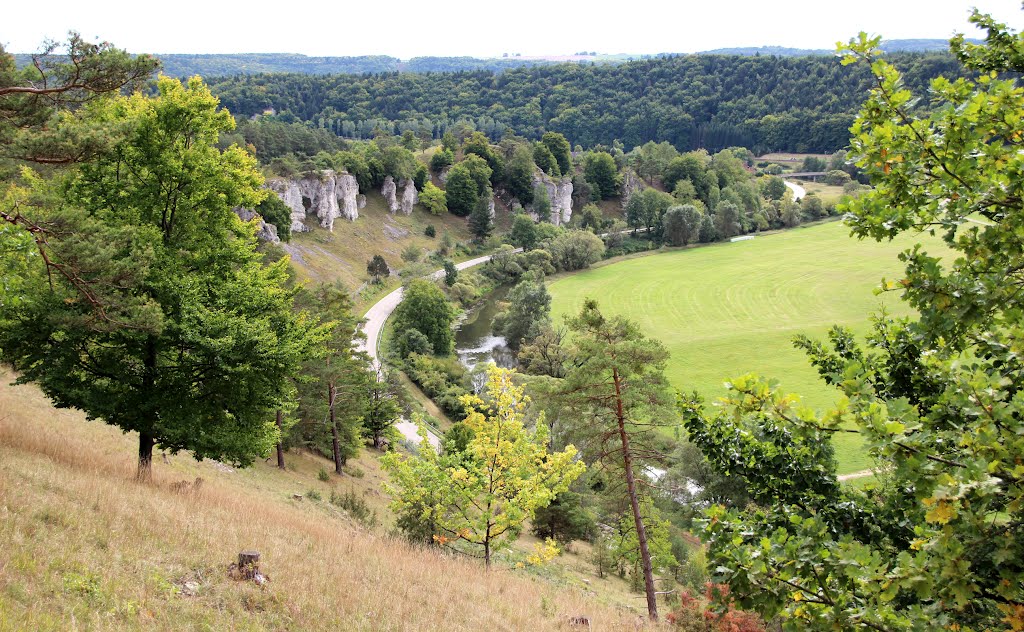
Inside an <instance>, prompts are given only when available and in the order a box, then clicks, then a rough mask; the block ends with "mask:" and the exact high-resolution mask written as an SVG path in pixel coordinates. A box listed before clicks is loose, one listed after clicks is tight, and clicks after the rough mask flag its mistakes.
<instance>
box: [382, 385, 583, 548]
mask: <svg viewBox="0 0 1024 632" xmlns="http://www.w3.org/2000/svg"><path fill="white" fill-rule="evenodd" d="M487 393H488V396H489V397H490V399H491V402H492V403H491V404H490V405H489V406H486V407H485V404H484V403H483V402H482V401H481V400H479V399H476V398H474V397H471V396H468V397H465V398H464V402H465V403H466V406H467V408H469V413H468V415H467V416H466V418H465V419H464V420H463V422H462V423H464V424H465V425H466V426H467V427H468V428H469V429H471V430H472V431H473V437H472V438H471V439H470V440H469V441H468V443H467V445H466V449H465V450H464V451H462V452H454V451H446V452H445V453H443V454H438V453H437V452H436V451H435V450H434V448H433V447H432V446H431V445H430V443H429V442H428V441H427V438H426V435H425V433H422V432H421V434H422V435H423V443H422V447H421V449H420V451H419V454H418V455H417V456H416V457H412V458H403V457H400V456H399V455H397V454H396V453H392V454H388V455H386V456H385V457H384V459H383V460H382V463H383V465H384V468H385V470H386V471H387V472H388V474H389V475H390V476H391V479H392V484H391V485H389V486H388V491H389V493H391V494H392V497H393V498H394V506H395V510H396V512H399V513H401V512H402V511H403V510H405V509H406V508H407V507H409V506H414V507H418V508H419V507H422V513H421V514H420V517H421V518H422V519H428V521H429V522H431V523H433V526H434V527H435V529H436V531H435V534H434V535H435V539H436V541H437V542H438V543H440V544H442V545H446V546H457V545H460V544H461V545H465V546H468V547H471V548H472V549H475V550H478V551H479V550H480V549H482V556H483V558H484V560H485V563H486V564H487V566H488V567H489V566H490V565H491V558H492V555H493V554H494V552H496V551H498V550H500V548H501V547H503V546H506V545H507V544H508V543H509V541H510V540H511V539H513V538H514V537H515V536H517V535H518V534H519V533H520V531H521V529H522V527H523V524H524V523H525V522H526V521H527V520H530V519H531V518H532V517H533V515H534V512H535V511H536V510H537V508H539V507H543V506H545V505H547V504H548V503H549V502H551V500H552V499H553V498H554V497H555V496H556V495H557V494H558V493H560V492H563V491H565V490H567V489H568V487H569V485H570V484H571V483H572V482H573V481H574V480H576V479H577V478H578V477H579V476H580V475H581V474H582V473H583V471H584V469H585V466H584V465H583V463H582V462H580V461H578V460H576V459H575V456H576V449H575V448H574V447H572V446H567V447H566V448H565V449H564V450H562V451H561V452H554V453H552V452H549V451H548V435H547V427H546V425H545V423H544V421H543V419H540V420H538V422H537V424H536V426H535V429H534V430H533V432H529V431H527V430H526V429H525V428H524V426H523V421H522V419H523V411H524V409H525V406H526V404H527V403H528V401H529V398H526V397H524V395H523V392H522V389H521V388H519V387H516V386H515V385H514V384H513V382H512V374H511V372H509V371H506V370H503V369H493V370H492V371H491V372H490V375H489V377H488V384H487ZM479 407H485V410H486V414H484V413H482V412H479V411H478V410H473V408H479Z"/></svg>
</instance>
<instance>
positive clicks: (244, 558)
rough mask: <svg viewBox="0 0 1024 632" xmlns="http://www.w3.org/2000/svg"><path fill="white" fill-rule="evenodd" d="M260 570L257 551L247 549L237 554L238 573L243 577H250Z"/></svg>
mask: <svg viewBox="0 0 1024 632" xmlns="http://www.w3.org/2000/svg"><path fill="white" fill-rule="evenodd" d="M259 572H260V554H259V551H253V550H252V549H248V550H245V551H242V552H241V553H239V554H238V573H239V574H240V575H241V576H242V577H243V578H244V579H252V578H253V577H255V576H256V575H257V574H258V573H259Z"/></svg>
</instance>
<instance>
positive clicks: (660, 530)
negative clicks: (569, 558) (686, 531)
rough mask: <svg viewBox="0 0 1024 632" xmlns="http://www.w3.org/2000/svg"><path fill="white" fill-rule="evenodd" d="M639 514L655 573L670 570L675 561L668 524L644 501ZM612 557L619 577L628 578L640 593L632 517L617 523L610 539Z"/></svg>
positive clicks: (640, 572)
mask: <svg viewBox="0 0 1024 632" xmlns="http://www.w3.org/2000/svg"><path fill="white" fill-rule="evenodd" d="M640 515H641V517H642V519H643V523H644V528H645V530H646V532H647V544H648V547H649V548H650V555H651V564H652V565H653V566H654V568H655V569H657V570H658V571H661V570H664V569H668V568H672V567H673V566H675V565H676V558H675V557H674V556H673V555H672V542H671V540H670V538H669V522H668V521H667V520H663V519H662V518H661V516H660V515H659V513H658V509H657V508H656V507H655V506H654V504H653V503H651V501H650V499H647V498H645V499H644V500H643V501H641V503H640ZM612 558H613V559H614V560H615V563H616V564H617V565H618V568H619V572H620V574H622V575H626V576H628V577H629V580H630V586H631V587H632V588H633V590H636V591H640V590H643V587H644V575H643V559H642V557H641V554H640V543H639V540H638V538H637V532H636V521H635V520H634V519H633V516H632V515H631V514H626V515H624V516H622V518H621V519H620V520H619V524H618V528H617V529H616V533H615V536H614V539H613V540H612Z"/></svg>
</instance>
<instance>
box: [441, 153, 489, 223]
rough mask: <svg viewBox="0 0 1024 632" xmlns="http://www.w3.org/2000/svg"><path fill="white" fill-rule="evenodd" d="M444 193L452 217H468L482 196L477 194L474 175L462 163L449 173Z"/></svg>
mask: <svg viewBox="0 0 1024 632" xmlns="http://www.w3.org/2000/svg"><path fill="white" fill-rule="evenodd" d="M444 193H445V201H446V202H447V204H448V212H449V213H451V214H452V215H458V216H459V217H466V216H468V215H469V214H470V213H472V212H473V209H474V208H476V203H477V200H478V199H479V198H480V194H479V193H478V192H477V186H476V181H475V180H474V179H473V174H472V172H471V171H470V169H469V167H468V166H467V165H466V163H465V162H460V163H459V164H457V165H455V166H454V167H452V168H451V171H449V172H448V180H447V182H445V189H444Z"/></svg>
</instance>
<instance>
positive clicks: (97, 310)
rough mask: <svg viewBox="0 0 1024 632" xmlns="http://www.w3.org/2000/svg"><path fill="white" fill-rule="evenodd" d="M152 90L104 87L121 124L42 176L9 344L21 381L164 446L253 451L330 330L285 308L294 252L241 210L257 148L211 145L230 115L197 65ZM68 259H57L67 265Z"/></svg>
mask: <svg viewBox="0 0 1024 632" xmlns="http://www.w3.org/2000/svg"><path fill="white" fill-rule="evenodd" d="M158 88H159V93H158V95H157V96H156V97H146V96H143V95H141V94H136V95H134V96H132V97H129V98H115V99H109V100H104V101H100V102H96V103H94V104H91V105H90V108H89V110H88V111H87V112H86V116H87V117H88V120H85V118H83V119H81V120H80V122H82V124H100V123H116V124H117V127H118V129H117V130H116V136H115V137H114V138H113V139H111V140H110V141H109V142H108V143H107V146H106V147H105V148H104V149H103V150H102V151H100V152H99V153H98V154H97V155H96V156H95V157H94V158H93V159H91V160H89V161H88V162H85V163H83V164H82V165H81V166H80V167H78V168H77V169H75V170H72V171H70V172H68V173H66V174H64V175H63V177H61V178H58V179H56V180H53V181H42V180H36V181H34V182H33V186H34V195H37V196H49V199H50V203H48V204H40V205H38V206H36V207H34V209H33V211H32V213H33V215H32V224H34V225H36V226H46V227H47V231H48V236H47V239H46V242H45V248H44V249H42V250H41V252H42V254H43V256H42V257H39V258H38V259H37V260H36V261H35V265H34V266H33V267H32V268H31V270H30V276H29V277H28V278H27V279H26V285H25V293H26V295H27V300H25V301H23V302H20V303H17V304H15V305H5V306H4V308H5V309H4V310H3V313H2V320H0V341H2V342H0V345H2V353H3V358H4V360H5V361H7V362H9V363H11V364H12V365H13V366H14V368H15V369H16V370H17V371H18V372H19V378H18V381H19V382H35V383H37V384H38V385H39V386H40V388H41V389H42V390H43V392H44V393H46V395H47V396H48V397H50V398H51V399H52V400H53V402H54V403H55V404H56V405H57V406H61V407H72V406H73V407H76V408H79V409H81V410H83V411H85V413H86V415H87V416H88V417H89V418H91V419H102V420H104V421H106V422H107V423H110V424H113V425H116V426H118V427H119V428H121V429H123V430H125V431H129V430H133V431H137V432H138V433H139V441H140V446H139V473H140V476H141V477H143V478H145V477H148V475H149V471H150V462H151V457H152V449H153V447H154V446H155V445H159V446H160V447H161V448H163V449H166V450H169V451H171V452H176V451H178V450H188V451H190V452H192V453H193V454H194V455H195V456H196V457H197V458H216V459H220V460H226V461H231V462H235V463H238V464H246V463H249V462H251V461H252V460H253V458H255V457H256V456H258V455H261V454H264V453H266V452H267V451H269V449H270V447H271V446H273V445H274V444H275V443H276V442H277V439H278V431H277V429H276V426H275V425H274V423H273V421H272V420H273V417H274V410H275V409H277V408H279V407H283V406H285V405H286V404H287V403H288V401H289V400H290V399H291V398H292V396H293V393H294V388H293V387H292V386H291V382H290V378H291V377H292V376H293V375H294V374H295V372H296V371H297V369H298V364H299V362H300V360H301V359H302V358H303V357H305V356H309V355H312V354H313V353H314V351H313V349H314V348H315V347H316V346H317V345H318V343H319V342H320V340H321V339H322V337H323V331H322V330H320V329H319V328H318V327H317V325H316V324H315V322H314V321H312V320H311V319H308V318H305V317H304V316H302V315H301V314H296V313H295V312H293V310H292V302H293V301H292V299H293V291H292V290H288V289H286V287H285V284H286V281H287V278H288V271H287V265H288V262H287V259H282V260H279V261H278V262H277V263H274V264H271V265H270V266H266V267H265V266H264V265H263V264H262V263H261V259H262V258H261V256H260V255H259V253H257V252H256V242H255V237H254V235H253V230H254V227H251V226H248V225H246V224H243V223H242V222H241V221H240V220H239V219H238V217H237V216H236V215H235V214H234V213H233V212H232V210H231V209H232V208H233V207H235V206H248V207H250V208H251V207H253V206H255V205H256V204H257V203H258V202H259V201H260V200H261V199H262V197H263V196H264V195H266V193H265V192H263V191H261V190H260V188H259V186H260V184H262V177H261V176H260V175H259V172H258V171H257V170H256V165H255V160H254V159H253V158H252V157H251V156H249V155H248V154H247V153H245V152H244V151H242V150H241V149H238V148H237V147H235V148H230V149H227V150H225V151H220V150H218V149H217V148H216V143H217V138H218V135H219V134H220V133H221V132H225V131H228V130H230V129H232V127H233V125H234V121H233V119H232V118H231V116H230V115H229V114H228V113H227V112H225V111H224V110H220V109H218V107H217V105H218V104H217V99H216V98H215V97H213V96H212V95H211V94H210V92H209V90H208V89H207V88H206V86H204V85H203V83H202V81H200V80H199V79H198V78H195V79H192V80H191V81H189V83H188V84H187V85H182V84H181V83H179V82H177V81H175V80H172V79H167V78H161V80H160V82H159V86H158ZM58 272H59V273H58Z"/></svg>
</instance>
